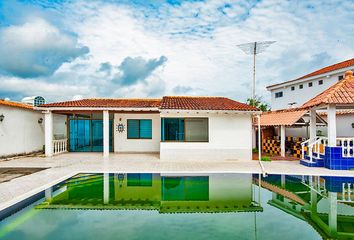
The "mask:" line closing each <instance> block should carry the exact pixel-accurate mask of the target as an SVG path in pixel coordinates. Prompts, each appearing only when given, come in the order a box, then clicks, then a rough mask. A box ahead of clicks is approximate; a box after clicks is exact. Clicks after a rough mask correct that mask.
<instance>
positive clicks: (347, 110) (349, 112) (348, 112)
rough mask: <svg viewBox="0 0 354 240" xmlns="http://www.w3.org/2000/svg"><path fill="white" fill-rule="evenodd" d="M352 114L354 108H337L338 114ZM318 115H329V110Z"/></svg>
mask: <svg viewBox="0 0 354 240" xmlns="http://www.w3.org/2000/svg"><path fill="white" fill-rule="evenodd" d="M350 114H354V110H352V109H346V110H337V111H336V115H350ZM318 115H320V116H327V111H326V112H319V113H318Z"/></svg>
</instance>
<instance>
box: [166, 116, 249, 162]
mask: <svg viewBox="0 0 354 240" xmlns="http://www.w3.org/2000/svg"><path fill="white" fill-rule="evenodd" d="M161 117H176V118H177V117H203V118H209V142H161V145H160V158H161V159H162V160H178V161H183V160H222V159H229V160H240V161H247V160H251V159H252V120H251V115H250V114H242V113H240V114H234V113H232V114H224V113H219V114H216V113H209V114H208V113H205V114H204V113H203V114H186V113H161Z"/></svg>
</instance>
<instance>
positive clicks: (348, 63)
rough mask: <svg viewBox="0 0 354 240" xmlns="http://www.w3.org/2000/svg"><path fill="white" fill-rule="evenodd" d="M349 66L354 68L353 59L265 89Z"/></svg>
mask: <svg viewBox="0 0 354 240" xmlns="http://www.w3.org/2000/svg"><path fill="white" fill-rule="evenodd" d="M350 66H354V58H352V59H349V60H346V61H343V62H339V63H336V64H333V65H330V66H327V67H324V68H321V69H319V70H316V71H314V72H312V73H309V74H306V75H305V76H302V77H299V78H297V79H294V80H290V81H286V82H282V83H277V84H273V85H270V86H267V88H270V87H275V86H278V85H281V84H284V83H291V82H295V81H297V80H301V79H305V78H309V77H314V76H317V75H321V74H325V73H328V72H332V71H335V70H339V69H342V68H347V67H350Z"/></svg>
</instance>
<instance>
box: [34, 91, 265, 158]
mask: <svg viewBox="0 0 354 240" xmlns="http://www.w3.org/2000/svg"><path fill="white" fill-rule="evenodd" d="M37 109H39V110H44V111H46V114H45V120H46V121H45V122H46V123H45V124H46V133H45V135H46V155H47V156H51V155H52V154H53V153H58V152H61V151H58V149H57V148H58V146H57V145H55V143H53V139H52V138H53V133H52V114H53V113H56V114H62V115H65V116H66V117H67V122H68V124H67V132H68V133H69V135H68V142H67V143H66V142H64V143H59V145H60V144H61V145H60V146H61V148H62V145H63V144H64V145H65V146H67V148H65V151H66V150H68V151H71V152H103V153H104V156H105V157H107V156H108V155H109V152H116V153H131V152H134V153H136V152H156V153H160V158H161V159H164V160H179V161H183V160H188V159H194V160H196V159H207V160H219V159H233V160H251V158H252V116H253V115H254V114H259V113H260V112H259V111H258V110H257V109H256V108H254V107H252V106H249V105H247V104H244V103H240V102H236V101H233V100H231V99H228V98H224V97H163V98H162V99H83V100H77V101H68V102H58V103H50V104H44V105H41V106H39V107H37ZM53 144H54V145H53ZM57 144H58V143H57Z"/></svg>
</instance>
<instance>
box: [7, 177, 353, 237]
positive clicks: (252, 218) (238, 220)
mask: <svg viewBox="0 0 354 240" xmlns="http://www.w3.org/2000/svg"><path fill="white" fill-rule="evenodd" d="M353 187H354V178H345V177H317V176H286V175H269V176H267V177H261V176H260V175H258V174H256V175H252V174H199V175H194V174H148V173H141V174H139V173H136V174H118V173H117V174H116V173H114V174H79V175H77V176H75V177H73V178H71V179H68V180H67V181H65V182H63V183H61V184H59V185H57V186H54V187H52V188H49V189H47V190H46V191H45V199H44V200H43V199H42V200H39V201H37V202H35V203H33V204H32V205H30V206H29V207H27V208H25V209H23V210H21V211H19V212H18V213H16V214H14V215H12V216H10V217H8V218H6V219H4V220H3V221H1V222H0V239H112V238H119V239H121V238H122V239H123V238H124V239H190V238H192V237H193V239H279V238H284V239H300V238H301V239H321V238H324V239H327V238H339V239H340V238H343V239H348V238H349V239H351V238H352V239H354V189H353ZM100 210H104V211H100Z"/></svg>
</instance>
